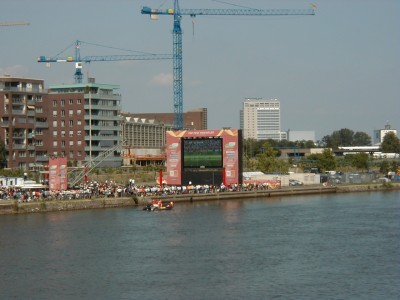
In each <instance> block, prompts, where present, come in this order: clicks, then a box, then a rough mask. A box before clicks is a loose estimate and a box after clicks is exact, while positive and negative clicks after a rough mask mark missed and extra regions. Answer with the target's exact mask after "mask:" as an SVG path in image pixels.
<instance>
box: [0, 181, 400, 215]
mask: <svg viewBox="0 0 400 300" xmlns="http://www.w3.org/2000/svg"><path fill="white" fill-rule="evenodd" d="M399 190H400V183H396V184H390V185H384V184H371V185H349V186H336V187H322V186H316V187H302V188H298V187H296V188H284V189H276V190H257V191H250V192H224V193H210V194H184V195H171V196H163V197H138V198H133V197H125V198H100V199H84V200H53V201H44V200H41V201H36V202H29V203H26V202H23V203H18V202H17V201H4V200H0V214H25V213H37V212H51V211H71V210H83V209H99V208H111V207H136V206H144V205H145V204H147V203H149V202H151V200H152V199H162V200H165V201H174V202H176V203H179V202H190V201H215V200H217V201H218V200H232V199H260V198H268V197H279V196H296V195H311V194H327V193H352V192H373V191H399Z"/></svg>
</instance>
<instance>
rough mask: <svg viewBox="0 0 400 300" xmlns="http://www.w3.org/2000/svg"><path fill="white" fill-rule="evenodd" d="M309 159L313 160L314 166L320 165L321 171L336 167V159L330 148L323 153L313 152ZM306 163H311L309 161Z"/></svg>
mask: <svg viewBox="0 0 400 300" xmlns="http://www.w3.org/2000/svg"><path fill="white" fill-rule="evenodd" d="M307 161H312V165H313V166H314V167H318V169H319V170H320V172H322V173H323V172H325V171H329V170H335V169H336V160H335V156H334V155H333V153H332V151H331V150H330V149H324V151H323V152H322V153H318V154H311V155H309V156H308V157H307ZM306 165H309V164H308V163H307V164H306Z"/></svg>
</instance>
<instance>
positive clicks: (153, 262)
mask: <svg viewBox="0 0 400 300" xmlns="http://www.w3.org/2000/svg"><path fill="white" fill-rule="evenodd" d="M0 266H1V270H0V298H1V299H188V300H190V299H363V300H364V299H385V300H388V299H400V285H399V279H400V192H372V193H353V194H334V195H332V194H329V195H314V196H295V197H282V198H269V199H257V200H253V199H252V200H244V201H242V200H233V201H229V200H228V201H209V202H200V203H185V204H180V203H178V204H177V205H176V206H175V208H174V209H173V210H172V211H159V212H146V211H143V210H141V208H115V209H104V210H90V211H74V212H54V213H44V214H27V215H15V216H14V215H3V216H0Z"/></svg>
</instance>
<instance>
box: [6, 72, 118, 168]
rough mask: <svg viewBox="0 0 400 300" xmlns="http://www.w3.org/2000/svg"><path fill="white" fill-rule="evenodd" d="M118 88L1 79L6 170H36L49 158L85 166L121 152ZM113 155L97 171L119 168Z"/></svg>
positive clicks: (10, 78)
mask: <svg viewBox="0 0 400 300" xmlns="http://www.w3.org/2000/svg"><path fill="white" fill-rule="evenodd" d="M118 88H119V87H118V86H115V85H105V84H96V83H95V82H94V80H92V81H91V82H89V83H86V84H71V85H60V86H52V87H50V88H49V89H48V91H47V90H45V89H44V82H43V80H37V79H27V78H17V77H10V76H5V77H0V104H1V105H0V126H1V130H0V137H1V140H2V143H3V144H4V147H5V158H6V159H5V161H3V162H1V163H2V167H7V168H19V169H22V170H35V169H36V170H37V169H40V168H41V167H43V166H45V165H47V164H48V160H49V157H67V158H68V160H69V161H70V162H71V164H75V165H83V164H84V163H87V162H89V161H90V160H92V161H93V160H94V159H95V158H96V157H99V156H102V154H104V153H106V152H107V151H109V150H110V149H111V148H112V147H114V146H117V145H118V144H119V142H120V136H121V126H120V125H121V117H120V111H121V105H120V102H121V95H120V94H116V93H115V90H117V89H118ZM121 162H122V160H121V157H120V155H119V152H118V151H114V152H113V153H111V154H110V155H109V156H107V157H106V158H103V161H102V163H101V164H99V166H120V165H121Z"/></svg>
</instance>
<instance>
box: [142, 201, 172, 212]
mask: <svg viewBox="0 0 400 300" xmlns="http://www.w3.org/2000/svg"><path fill="white" fill-rule="evenodd" d="M172 208H174V202H173V201H161V200H153V201H151V203H149V204H147V205H146V206H145V207H144V208H143V210H147V211H155V210H171V209H172Z"/></svg>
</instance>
